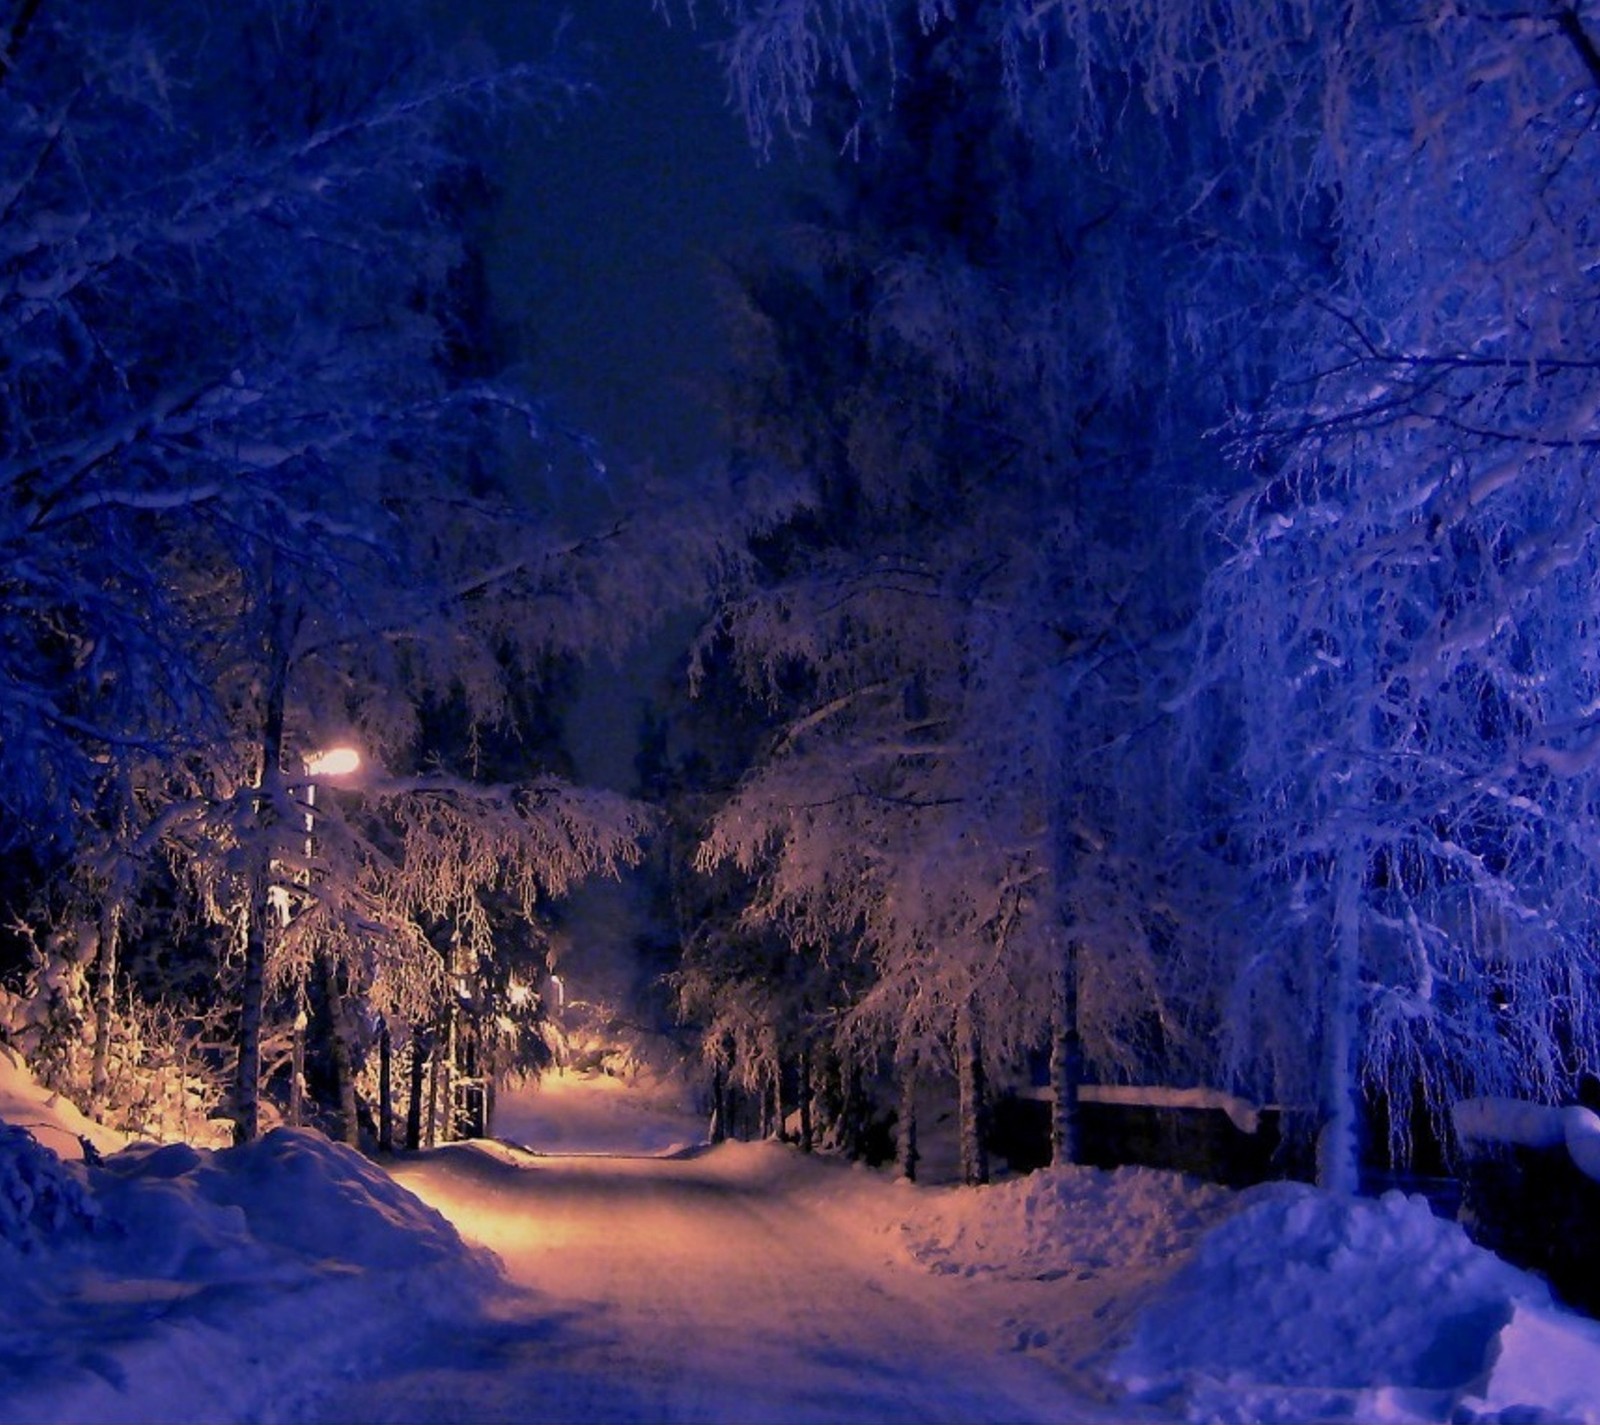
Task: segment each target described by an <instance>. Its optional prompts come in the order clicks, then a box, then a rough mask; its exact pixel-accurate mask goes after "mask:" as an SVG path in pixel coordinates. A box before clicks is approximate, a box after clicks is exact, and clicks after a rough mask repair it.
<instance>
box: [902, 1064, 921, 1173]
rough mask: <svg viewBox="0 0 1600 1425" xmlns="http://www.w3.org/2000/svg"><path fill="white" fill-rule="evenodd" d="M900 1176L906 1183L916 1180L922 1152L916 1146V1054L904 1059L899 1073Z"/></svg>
mask: <svg viewBox="0 0 1600 1425" xmlns="http://www.w3.org/2000/svg"><path fill="white" fill-rule="evenodd" d="M899 1139H900V1142H899V1156H900V1176H901V1177H903V1178H904V1179H905V1180H906V1181H907V1182H908V1183H914V1182H916V1180H917V1164H918V1163H919V1162H921V1161H922V1154H921V1152H920V1151H919V1150H918V1148H917V1056H916V1054H915V1052H913V1053H912V1055H911V1057H910V1058H909V1059H907V1060H906V1065H905V1068H904V1069H903V1070H902V1071H901V1074H900V1123H899Z"/></svg>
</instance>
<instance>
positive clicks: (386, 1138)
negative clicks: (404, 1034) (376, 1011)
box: [378, 1019, 394, 1153]
mask: <svg viewBox="0 0 1600 1425" xmlns="http://www.w3.org/2000/svg"><path fill="white" fill-rule="evenodd" d="M378 1151H379V1152H380V1153H392V1152H394V1040H393V1039H392V1038H391V1037H390V1034H389V1021H388V1020H387V1019H385V1020H384V1021H383V1022H382V1024H381V1025H380V1026H379V1029H378Z"/></svg>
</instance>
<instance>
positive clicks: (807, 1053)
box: [799, 1043, 813, 1153]
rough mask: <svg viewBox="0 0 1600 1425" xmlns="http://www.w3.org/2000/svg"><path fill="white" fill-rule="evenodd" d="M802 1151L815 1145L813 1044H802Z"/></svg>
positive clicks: (805, 1151) (809, 1149) (806, 1151)
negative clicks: (812, 1089)
mask: <svg viewBox="0 0 1600 1425" xmlns="http://www.w3.org/2000/svg"><path fill="white" fill-rule="evenodd" d="M799 1071H800V1151H801V1152H802V1153H809V1152H810V1151H811V1149H812V1147H813V1143H812V1123H811V1045H810V1044H809V1043H806V1044H802V1045H801V1046H800V1066H799Z"/></svg>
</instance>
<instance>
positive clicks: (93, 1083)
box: [89, 888, 122, 1117]
mask: <svg viewBox="0 0 1600 1425" xmlns="http://www.w3.org/2000/svg"><path fill="white" fill-rule="evenodd" d="M121 929H122V913H121V910H120V908H119V907H118V905H117V904H116V897H115V894H114V892H113V891H112V890H111V889H109V888H108V889H107V891H106V900H105V904H104V905H102V906H101V908H100V943H99V944H98V945H97V946H96V947H95V957H94V973H95V984H94V1061H93V1064H92V1066H91V1068H90V1071H89V1110H90V1112H91V1113H92V1114H93V1115H94V1116H95V1117H99V1115H100V1114H101V1112H102V1111H103V1110H104V1109H105V1106H106V1094H107V1091H108V1090H109V1088H110V1084H111V1026H112V1021H113V1020H114V1019H115V1018H116V1007H117V941H118V937H119V935H120V933H121Z"/></svg>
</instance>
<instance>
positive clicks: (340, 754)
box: [306, 747, 361, 777]
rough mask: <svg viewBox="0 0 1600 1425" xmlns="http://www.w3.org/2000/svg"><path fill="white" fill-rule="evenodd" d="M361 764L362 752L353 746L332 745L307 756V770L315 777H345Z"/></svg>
mask: <svg viewBox="0 0 1600 1425" xmlns="http://www.w3.org/2000/svg"><path fill="white" fill-rule="evenodd" d="M360 765H361V754H360V753H359V752H357V751H356V750H355V748H353V747H330V748H328V749H327V751H325V752H313V753H312V754H311V755H310V756H309V757H307V758H306V771H307V772H309V773H310V774H311V775H312V776H313V777H344V776H348V775H349V774H350V773H351V772H354V771H355V770H356V768H357V767H359V766H360Z"/></svg>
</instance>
